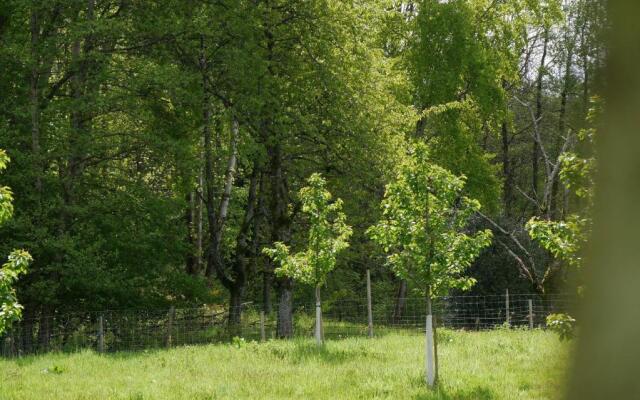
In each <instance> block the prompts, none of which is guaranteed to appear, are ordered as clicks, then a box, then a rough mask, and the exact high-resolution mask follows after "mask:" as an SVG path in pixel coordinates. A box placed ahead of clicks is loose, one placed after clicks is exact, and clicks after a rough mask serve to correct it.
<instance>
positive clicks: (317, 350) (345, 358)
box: [270, 341, 371, 364]
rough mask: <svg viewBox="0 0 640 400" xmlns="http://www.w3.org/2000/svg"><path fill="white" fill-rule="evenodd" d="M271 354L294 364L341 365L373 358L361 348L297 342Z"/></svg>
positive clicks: (271, 350) (276, 349)
mask: <svg viewBox="0 0 640 400" xmlns="http://www.w3.org/2000/svg"><path fill="white" fill-rule="evenodd" d="M270 353H271V354H272V355H273V356H275V357H277V358H280V359H282V360H285V361H289V362H291V363H294V364H301V363H305V362H307V361H313V360H316V361H320V362H322V363H326V364H341V363H344V362H349V361H353V360H357V359H361V358H363V357H370V356H371V354H370V352H369V351H368V350H367V349H366V348H364V347H360V346H358V347H354V348H352V349H340V350H338V349H330V348H328V347H327V346H326V345H323V346H318V345H316V344H315V343H314V342H308V341H296V342H295V345H294V346H287V347H281V346H278V347H272V348H271V349H270Z"/></svg>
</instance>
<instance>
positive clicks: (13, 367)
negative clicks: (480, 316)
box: [0, 329, 568, 400]
mask: <svg viewBox="0 0 640 400" xmlns="http://www.w3.org/2000/svg"><path fill="white" fill-rule="evenodd" d="M439 338H440V339H439V340H440V344H439V355H440V365H441V372H440V374H441V381H440V385H439V387H438V389H437V390H434V391H431V390H429V389H427V388H426V387H425V385H424V380H423V368H424V366H423V365H424V356H423V353H424V339H423V337H422V336H420V335H417V334H405V333H397V332H396V333H388V334H385V335H384V336H383V337H379V338H376V339H372V340H370V339H366V338H349V339H344V340H333V341H328V342H327V343H326V345H325V346H324V347H322V348H317V347H316V346H315V345H314V343H313V341H312V340H310V339H309V340H307V339H297V340H293V341H269V342H267V343H255V342H243V341H241V340H235V341H234V342H233V343H230V344H218V345H203V346H188V347H181V348H175V349H171V350H154V351H147V352H139V353H116V354H111V355H99V354H95V353H93V352H91V351H85V352H81V353H76V354H50V355H44V356H34V357H25V358H22V359H17V360H0V399H2V400H19V399H51V400H56V399H60V400H62V399H64V400H68V399H74V400H80V399H114V400H115V399H123V400H124V399H130V400H133V399H136V400H142V399H167V400H169V399H171V400H180V399H185V400H186V399H189V400H191V399H194V400H205V399H425V400H426V399H444V400H447V399H461V400H463V399H469V400H484V399H509V400H511V399H536V400H538V399H555V398H558V397H559V395H560V394H561V388H562V381H563V374H564V372H563V371H564V366H565V364H566V358H567V353H568V348H567V347H568V346H565V345H563V344H562V343H560V342H559V341H558V339H557V338H556V336H555V335H554V334H552V333H550V332H544V331H539V330H535V331H522V330H512V331H508V330H504V329H500V330H495V331H488V332H462V331H444V330H442V331H441V332H439Z"/></svg>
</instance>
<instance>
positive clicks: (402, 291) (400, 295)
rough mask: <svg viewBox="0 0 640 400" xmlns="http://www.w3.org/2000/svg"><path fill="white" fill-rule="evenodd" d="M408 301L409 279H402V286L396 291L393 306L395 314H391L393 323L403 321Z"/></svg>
mask: <svg viewBox="0 0 640 400" xmlns="http://www.w3.org/2000/svg"><path fill="white" fill-rule="evenodd" d="M406 302H407V281H406V280H404V279H402V280H401V281H400V286H399V287H398V290H397V292H396V302H395V307H394V308H393V315H392V316H391V323H392V324H393V325H396V324H399V323H401V321H402V316H403V314H404V308H405V304H406Z"/></svg>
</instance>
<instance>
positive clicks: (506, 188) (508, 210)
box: [502, 121, 513, 217]
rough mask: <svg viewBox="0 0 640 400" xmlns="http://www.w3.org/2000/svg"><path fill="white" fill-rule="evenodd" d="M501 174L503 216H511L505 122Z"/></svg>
mask: <svg viewBox="0 0 640 400" xmlns="http://www.w3.org/2000/svg"><path fill="white" fill-rule="evenodd" d="M502 174H503V176H504V189H503V203H504V214H505V215H506V216H507V217H509V216H511V202H512V199H513V172H512V171H511V159H510V157H509V130H508V127H507V123H506V121H505V122H503V123H502Z"/></svg>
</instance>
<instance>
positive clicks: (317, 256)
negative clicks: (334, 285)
mask: <svg viewBox="0 0 640 400" xmlns="http://www.w3.org/2000/svg"><path fill="white" fill-rule="evenodd" d="M326 184H327V183H326V181H325V180H324V178H323V177H322V175H320V174H318V173H315V174H313V175H311V176H310V177H309V179H308V180H307V186H306V187H304V188H302V189H301V190H300V192H299V198H300V202H301V203H302V212H303V213H304V214H305V215H306V216H307V218H308V223H309V232H308V236H307V247H306V249H304V250H302V251H300V252H298V253H294V254H291V253H290V249H289V247H288V246H287V245H286V244H284V243H281V242H276V243H274V247H273V248H265V249H263V252H264V253H265V254H267V255H268V256H269V257H271V258H272V259H273V260H274V262H275V263H276V264H278V265H279V267H278V268H276V270H275V273H276V275H279V276H287V277H290V278H292V279H294V280H296V281H299V282H302V283H304V284H308V285H313V286H314V287H315V297H316V326H315V338H316V343H317V344H318V345H321V344H322V302H321V299H320V287H321V286H322V284H324V283H325V281H326V279H327V275H328V274H329V272H331V271H332V270H333V269H334V268H335V266H336V259H337V256H338V254H339V253H340V252H341V251H342V250H344V249H346V248H347V247H349V242H348V240H349V237H350V236H351V227H350V226H349V225H347V224H346V216H345V214H344V213H343V212H342V200H341V199H336V200H335V201H332V196H331V193H329V191H328V190H327V189H326Z"/></svg>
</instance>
